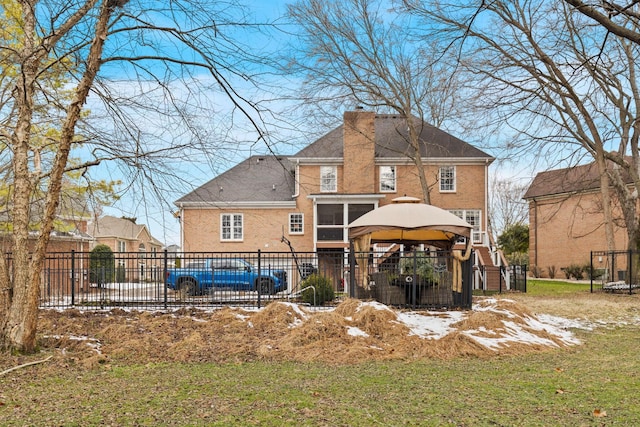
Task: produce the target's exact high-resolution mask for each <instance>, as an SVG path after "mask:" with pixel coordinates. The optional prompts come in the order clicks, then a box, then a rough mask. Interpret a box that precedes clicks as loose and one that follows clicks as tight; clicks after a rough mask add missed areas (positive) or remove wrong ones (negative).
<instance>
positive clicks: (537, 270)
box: [531, 265, 543, 279]
mask: <svg viewBox="0 0 640 427" xmlns="http://www.w3.org/2000/svg"><path fill="white" fill-rule="evenodd" d="M542 271H543V270H542V269H541V268H540V267H538V266H537V265H532V266H531V275H532V276H533V277H535V278H536V279H537V278H539V277H540V276H542Z"/></svg>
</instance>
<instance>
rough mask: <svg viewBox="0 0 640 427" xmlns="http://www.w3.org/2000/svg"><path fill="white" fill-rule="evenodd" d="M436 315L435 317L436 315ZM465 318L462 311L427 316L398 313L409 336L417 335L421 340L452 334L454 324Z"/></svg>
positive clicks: (428, 314) (428, 313)
mask: <svg viewBox="0 0 640 427" xmlns="http://www.w3.org/2000/svg"><path fill="white" fill-rule="evenodd" d="M434 314H435V315H434ZM464 317H465V314H464V313H462V312H460V311H450V312H445V313H437V314H436V313H430V312H427V313H426V314H422V313H418V312H407V313H402V312H400V313H398V322H400V323H402V324H404V325H405V326H407V327H408V328H409V330H410V332H409V335H417V336H419V337H420V338H429V339H440V338H442V337H444V336H445V335H447V334H448V333H450V332H452V331H453V330H454V329H453V328H452V327H451V325H452V324H454V323H456V322H459V321H460V320H462V319H463V318H464Z"/></svg>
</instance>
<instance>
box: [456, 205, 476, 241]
mask: <svg viewBox="0 0 640 427" xmlns="http://www.w3.org/2000/svg"><path fill="white" fill-rule="evenodd" d="M449 212H451V213H452V214H454V215H455V216H457V217H458V218H461V219H463V220H465V221H467V222H468V223H469V225H472V226H473V230H471V239H472V240H471V241H472V242H473V243H481V242H482V230H481V229H480V215H481V212H480V210H479V209H469V210H464V209H456V210H450V211H449Z"/></svg>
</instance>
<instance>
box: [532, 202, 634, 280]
mask: <svg viewBox="0 0 640 427" xmlns="http://www.w3.org/2000/svg"><path fill="white" fill-rule="evenodd" d="M600 200H601V197H600V194H599V193H589V194H581V195H575V196H572V197H564V198H554V199H546V200H542V201H537V202H534V201H531V202H530V203H529V262H530V264H531V265H532V266H538V267H539V268H542V269H543V277H549V267H551V266H554V267H555V268H556V272H557V273H556V277H558V278H564V277H565V276H564V274H563V273H562V272H561V271H560V269H561V268H563V267H567V266H569V265H571V264H580V265H586V264H588V263H589V260H590V253H591V251H603V250H607V242H606V237H605V229H604V216H603V214H602V203H601V201H600ZM614 215H616V213H615V212H614ZM614 234H615V244H616V249H617V250H625V249H626V248H627V235H626V230H625V229H624V228H621V227H617V226H614ZM595 267H598V268H600V267H604V265H603V266H599V265H597V264H596V265H595Z"/></svg>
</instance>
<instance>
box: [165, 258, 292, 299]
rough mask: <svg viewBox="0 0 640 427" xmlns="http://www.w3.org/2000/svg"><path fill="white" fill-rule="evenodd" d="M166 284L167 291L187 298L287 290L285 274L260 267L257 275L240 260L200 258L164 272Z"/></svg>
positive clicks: (282, 271) (269, 292)
mask: <svg viewBox="0 0 640 427" xmlns="http://www.w3.org/2000/svg"><path fill="white" fill-rule="evenodd" d="M166 283H167V286H168V287H169V289H173V290H176V291H182V292H184V293H185V294H186V295H202V294H204V293H206V292H207V291H208V290H209V289H214V288H229V289H232V290H235V291H260V293H262V294H276V293H278V292H280V291H284V290H286V289H287V272H286V271H284V270H273V269H271V268H269V267H262V268H261V270H260V274H258V269H257V268H256V267H254V266H253V265H251V264H249V263H248V262H247V261H245V260H244V259H242V258H203V259H198V260H192V261H189V262H187V263H186V265H185V266H184V267H183V268H173V269H169V270H167V281H166Z"/></svg>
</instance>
